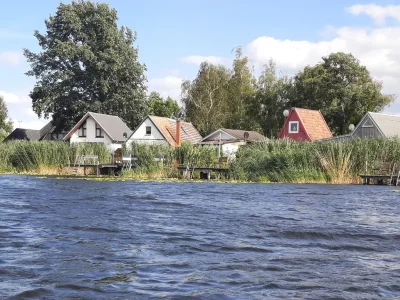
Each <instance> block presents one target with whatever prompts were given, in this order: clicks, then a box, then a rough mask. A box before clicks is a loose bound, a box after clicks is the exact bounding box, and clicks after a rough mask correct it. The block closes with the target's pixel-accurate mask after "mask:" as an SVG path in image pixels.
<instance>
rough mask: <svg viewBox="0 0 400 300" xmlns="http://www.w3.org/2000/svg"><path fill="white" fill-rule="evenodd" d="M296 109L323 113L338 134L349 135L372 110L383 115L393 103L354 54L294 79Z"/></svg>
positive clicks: (333, 56)
mask: <svg viewBox="0 0 400 300" xmlns="http://www.w3.org/2000/svg"><path fill="white" fill-rule="evenodd" d="M293 88H294V91H293V94H292V101H291V102H290V105H291V106H292V107H302V108H309V109H317V110H321V111H322V113H323V114H324V116H325V119H326V121H327V123H328V125H329V127H330V128H331V130H332V131H333V132H334V133H336V134H345V133H347V128H348V126H349V125H350V124H357V123H358V122H359V121H360V120H361V118H362V117H363V116H364V115H365V114H366V113H367V112H369V111H372V112H379V111H382V110H383V108H384V107H385V106H387V105H388V104H390V103H391V102H393V100H394V96H393V95H385V94H383V93H382V83H380V82H377V81H376V80H374V79H373V78H372V77H371V76H370V74H369V72H368V70H367V68H366V67H365V66H362V65H361V64H360V62H359V60H358V59H356V58H355V57H354V56H353V55H352V54H345V53H342V52H338V53H332V54H331V55H329V56H328V57H323V58H322V62H321V63H319V64H317V65H315V66H313V67H310V66H308V67H306V68H305V69H304V70H303V71H302V72H299V73H298V74H297V75H296V76H295V77H294V86H293Z"/></svg>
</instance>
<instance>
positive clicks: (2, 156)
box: [0, 141, 111, 172]
mask: <svg viewBox="0 0 400 300" xmlns="http://www.w3.org/2000/svg"><path fill="white" fill-rule="evenodd" d="M77 155H97V156H98V157H99V162H100V163H109V162H110V160H111V155H110V152H109V151H108V149H107V147H106V146H105V145H104V144H101V143H79V144H69V143H66V142H61V141H41V142H38V141H33V142H30V141H11V142H7V143H1V144H0V172H13V171H16V172H30V171H34V170H40V169H52V168H63V167H65V166H66V165H68V164H70V163H71V164H73V163H74V162H75V158H76V156H77Z"/></svg>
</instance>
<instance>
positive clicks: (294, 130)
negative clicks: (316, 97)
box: [278, 108, 332, 141]
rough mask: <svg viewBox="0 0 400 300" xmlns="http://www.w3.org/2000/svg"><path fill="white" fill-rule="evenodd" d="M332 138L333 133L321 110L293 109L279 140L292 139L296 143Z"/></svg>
mask: <svg viewBox="0 0 400 300" xmlns="http://www.w3.org/2000/svg"><path fill="white" fill-rule="evenodd" d="M331 137H332V132H331V130H330V129H329V127H328V124H326V121H325V119H324V116H323V115H322V113H321V112H320V111H319V110H310V109H303V108H292V109H291V110H290V111H289V115H288V116H287V118H286V120H285V124H284V125H283V128H282V129H281V132H280V133H279V137H278V138H280V139H283V138H290V139H292V140H295V141H317V140H321V139H326V138H331Z"/></svg>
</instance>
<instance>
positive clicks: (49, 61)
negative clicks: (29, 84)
mask: <svg viewBox="0 0 400 300" xmlns="http://www.w3.org/2000/svg"><path fill="white" fill-rule="evenodd" d="M117 20H118V17H117V11H116V10H115V9H111V8H110V7H109V6H108V4H105V3H95V2H91V1H73V2H72V3H70V4H63V3H61V4H60V5H59V6H58V9H57V11H56V14H55V15H54V16H50V18H49V19H47V20H45V24H46V33H45V34H41V33H39V31H35V34H34V35H35V37H36V38H37V40H38V42H39V46H40V47H41V48H42V49H43V51H42V52H39V53H33V52H31V51H29V50H28V49H24V55H25V56H26V57H27V60H28V62H29V63H30V64H31V70H29V71H28V72H27V75H29V76H34V77H36V79H37V82H36V85H35V87H34V89H33V91H32V92H31V93H30V97H31V98H32V104H33V109H34V111H35V112H36V113H37V115H38V116H44V117H48V116H49V115H50V114H53V122H54V125H56V126H57V128H58V129H60V130H62V129H67V130H68V129H70V128H71V127H72V126H73V125H74V124H75V123H76V122H77V121H78V120H79V119H80V118H81V117H82V115H83V114H85V113H86V112H88V111H93V112H98V113H106V114H114V115H117V116H119V117H121V118H122V119H123V120H124V121H125V122H127V124H128V126H130V127H131V128H135V127H136V126H137V125H138V124H139V122H140V121H141V120H142V119H143V117H144V116H145V115H146V114H147V101H146V98H145V91H146V87H145V84H144V83H145V80H146V78H145V75H144V71H145V66H144V65H142V64H141V63H140V62H139V61H138V49H137V48H135V47H133V43H134V42H135V40H136V35H135V33H134V32H133V31H132V30H131V29H129V28H126V27H121V28H118V25H117Z"/></svg>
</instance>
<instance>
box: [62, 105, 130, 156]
mask: <svg viewBox="0 0 400 300" xmlns="http://www.w3.org/2000/svg"><path fill="white" fill-rule="evenodd" d="M131 134H132V131H131V130H130V129H129V127H128V126H127V125H126V124H125V123H124V121H122V120H121V119H120V118H119V117H117V116H112V115H105V114H98V113H93V112H88V113H86V114H85V115H84V116H83V117H82V119H81V120H80V121H79V122H78V123H77V124H76V125H75V126H74V127H73V128H72V129H71V131H70V132H68V134H67V135H66V136H65V137H64V141H70V143H103V144H105V145H106V146H107V147H108V148H109V149H110V151H115V150H116V149H118V148H121V146H122V144H123V143H124V142H125V141H126V139H127V137H128V136H130V135H131Z"/></svg>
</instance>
